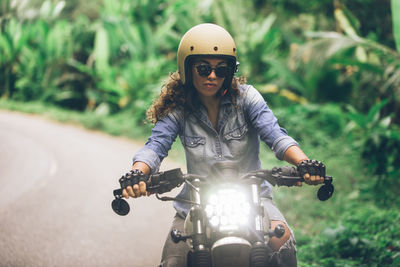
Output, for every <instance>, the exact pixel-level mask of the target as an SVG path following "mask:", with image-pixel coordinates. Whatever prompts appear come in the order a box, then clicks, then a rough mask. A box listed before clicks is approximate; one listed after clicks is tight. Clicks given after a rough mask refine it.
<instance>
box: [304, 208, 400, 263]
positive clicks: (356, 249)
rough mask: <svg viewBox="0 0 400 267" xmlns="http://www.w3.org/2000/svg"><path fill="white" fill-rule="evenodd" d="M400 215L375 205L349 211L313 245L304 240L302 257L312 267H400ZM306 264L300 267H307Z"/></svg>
mask: <svg viewBox="0 0 400 267" xmlns="http://www.w3.org/2000/svg"><path fill="white" fill-rule="evenodd" d="M399 219H400V213H399V212H398V211H395V210H383V209H378V208H376V207H374V206H373V205H365V206H357V207H353V208H352V209H350V210H347V211H345V212H344V213H343V214H342V215H341V216H340V219H339V222H338V223H336V224H334V225H332V226H331V227H330V228H326V229H325V231H323V232H322V233H321V235H320V236H319V237H318V238H316V239H317V240H314V242H312V243H308V244H307V242H308V241H310V240H307V239H303V242H304V243H303V244H302V245H301V246H300V249H299V252H298V256H299V259H300V261H301V262H302V263H303V264H305V265H312V266H397V265H399V264H400V232H399V231H398V221H399ZM303 264H300V266H301V265H303Z"/></svg>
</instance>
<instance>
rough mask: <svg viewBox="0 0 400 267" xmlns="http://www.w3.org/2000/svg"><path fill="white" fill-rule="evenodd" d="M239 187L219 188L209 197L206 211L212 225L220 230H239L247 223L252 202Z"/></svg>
mask: <svg viewBox="0 0 400 267" xmlns="http://www.w3.org/2000/svg"><path fill="white" fill-rule="evenodd" d="M238 189H239V188H229V189H228V188H224V189H219V190H217V191H216V192H214V193H212V194H211V195H210V196H209V197H208V199H207V201H206V203H207V204H206V207H205V212H206V215H207V218H208V220H209V222H210V224H211V226H213V227H219V229H220V231H224V230H237V229H239V227H240V226H242V225H245V224H246V223H247V221H248V217H249V213H250V204H249V201H248V199H247V197H246V194H245V193H243V192H241V191H240V190H238Z"/></svg>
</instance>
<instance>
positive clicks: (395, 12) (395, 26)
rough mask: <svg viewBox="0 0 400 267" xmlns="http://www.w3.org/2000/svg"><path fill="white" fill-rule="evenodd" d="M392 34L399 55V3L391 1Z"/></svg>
mask: <svg viewBox="0 0 400 267" xmlns="http://www.w3.org/2000/svg"><path fill="white" fill-rule="evenodd" d="M391 3H392V19H393V34H394V38H395V41H396V47H397V52H399V53H400V1H398V0H392V1H391Z"/></svg>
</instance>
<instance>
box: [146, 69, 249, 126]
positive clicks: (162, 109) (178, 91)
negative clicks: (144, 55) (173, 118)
mask: <svg viewBox="0 0 400 267" xmlns="http://www.w3.org/2000/svg"><path fill="white" fill-rule="evenodd" d="M245 82H246V78H245V77H239V78H238V77H233V79H232V83H231V86H230V88H228V90H227V92H226V95H229V96H230V97H231V99H232V102H233V103H234V104H235V105H236V98H237V97H238V96H239V93H240V91H239V84H244V83H245ZM218 93H219V94H220V95H221V94H222V88H221V90H220V91H219V92H218ZM196 94H197V91H196V90H195V89H194V87H193V85H190V86H184V85H183V83H182V81H181V78H180V75H179V73H178V72H177V71H176V72H174V73H171V74H170V75H169V79H168V80H167V82H166V83H165V84H164V85H163V87H162V89H161V93H160V95H159V96H158V98H157V99H156V100H155V101H154V102H153V104H152V105H151V106H150V108H149V109H148V110H147V112H146V117H147V120H149V121H151V122H152V123H154V124H155V123H156V122H157V121H158V120H160V119H161V118H163V117H164V116H166V115H168V113H169V112H171V111H172V110H174V109H181V110H184V111H189V112H190V111H193V110H194V109H195V108H196V107H197V106H198V105H199V99H198V98H197V97H196Z"/></svg>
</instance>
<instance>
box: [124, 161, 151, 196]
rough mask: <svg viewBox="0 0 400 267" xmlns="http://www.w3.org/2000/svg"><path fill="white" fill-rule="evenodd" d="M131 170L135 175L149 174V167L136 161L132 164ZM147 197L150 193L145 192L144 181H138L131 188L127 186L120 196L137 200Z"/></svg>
mask: <svg viewBox="0 0 400 267" xmlns="http://www.w3.org/2000/svg"><path fill="white" fill-rule="evenodd" d="M132 170H133V171H134V172H137V173H142V174H144V175H149V174H150V167H149V166H148V165H147V164H146V163H144V162H141V161H137V162H135V163H134V164H133V166H132ZM146 195H147V196H149V195H150V193H148V192H147V191H146V182H145V181H139V182H138V183H137V184H134V185H133V186H127V187H126V188H124V189H123V190H122V196H123V197H124V198H129V197H133V198H138V197H141V196H146Z"/></svg>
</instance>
